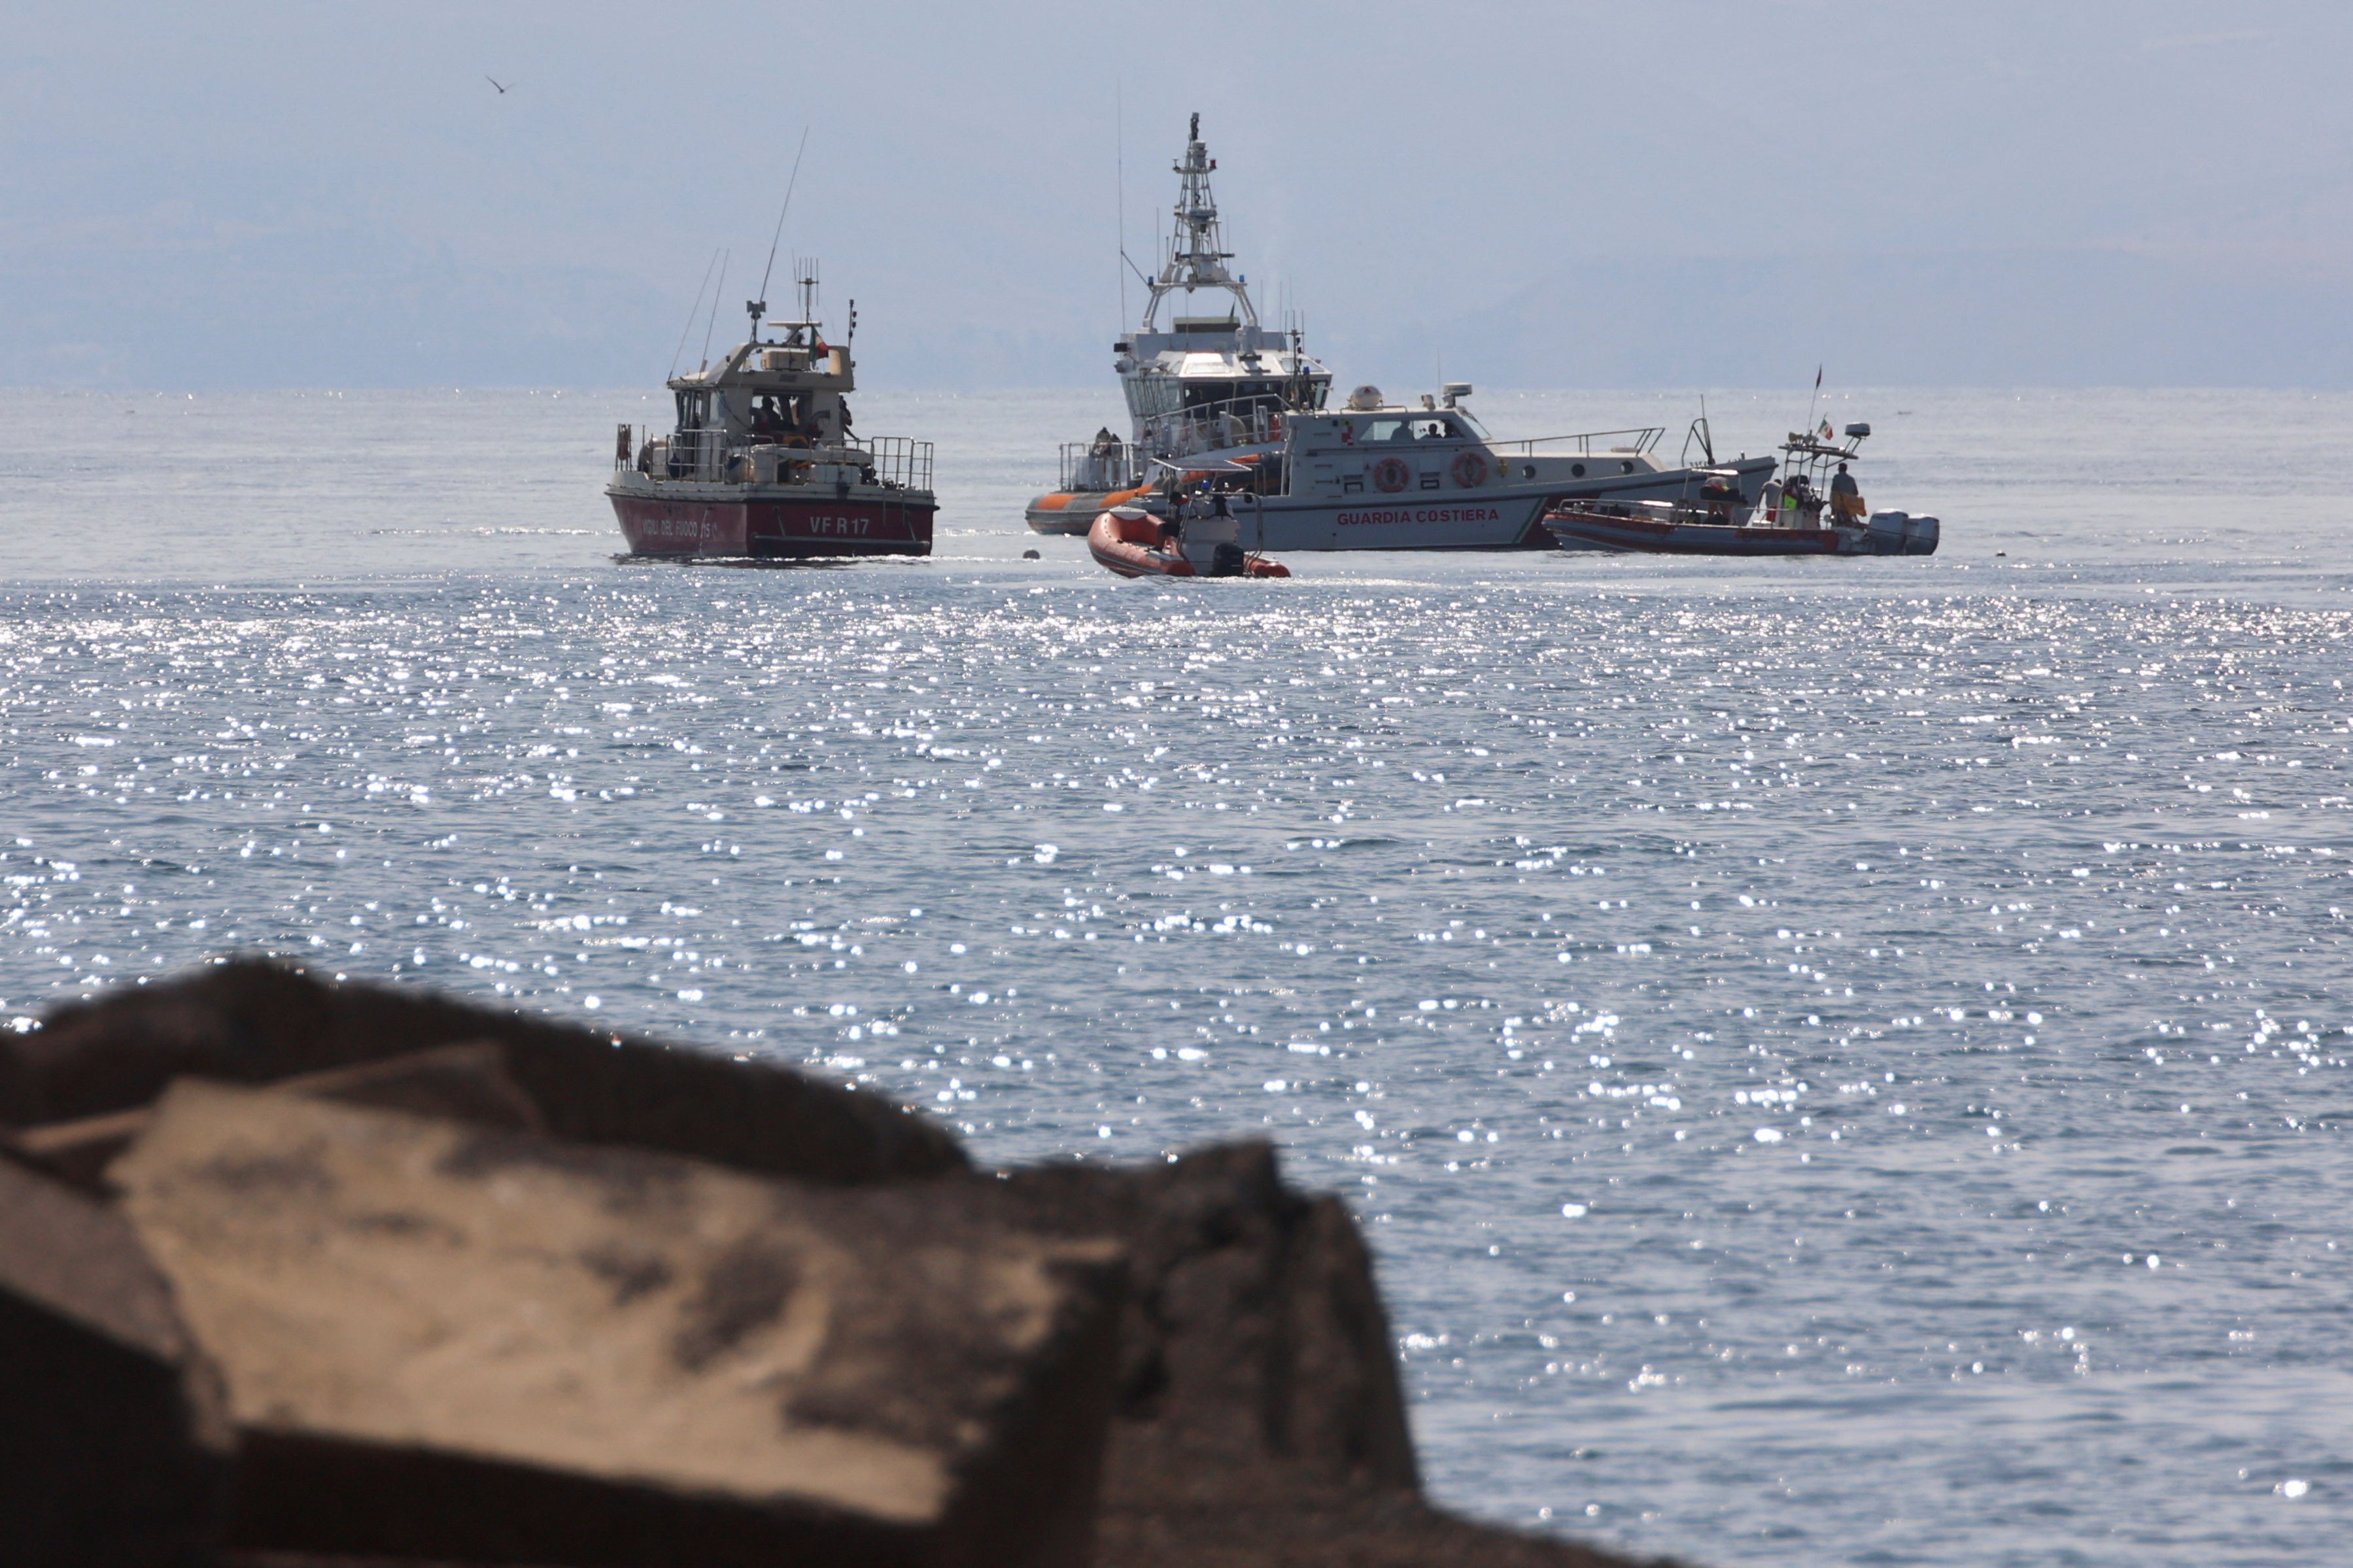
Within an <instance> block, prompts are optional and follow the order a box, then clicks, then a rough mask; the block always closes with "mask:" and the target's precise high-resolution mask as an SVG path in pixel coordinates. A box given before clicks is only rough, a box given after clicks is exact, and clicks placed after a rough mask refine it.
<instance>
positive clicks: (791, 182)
mask: <svg viewBox="0 0 2353 1568" xmlns="http://www.w3.org/2000/svg"><path fill="white" fill-rule="evenodd" d="M808 133H809V128H808V127H807V125H803V126H802V127H801V144H800V146H799V147H798V148H797V149H795V150H794V153H793V173H792V177H791V178H790V179H788V180H786V182H785V205H784V206H783V207H782V208H780V209H778V211H777V213H776V233H775V234H773V235H770V236H769V237H768V264H767V265H766V266H765V267H763V268H760V297H759V298H758V299H756V300H747V301H745V308H746V309H748V310H750V311H751V312H752V335H753V336H754V337H755V338H756V337H758V336H759V335H760V318H761V317H762V316H764V315H765V314H766V313H767V310H768V275H769V274H770V273H772V272H774V271H776V247H777V246H779V245H781V244H782V243H784V238H785V214H786V213H788V212H790V211H792V210H793V187H794V186H796V185H797V184H800V183H801V154H802V153H806V152H807V151H808Z"/></svg>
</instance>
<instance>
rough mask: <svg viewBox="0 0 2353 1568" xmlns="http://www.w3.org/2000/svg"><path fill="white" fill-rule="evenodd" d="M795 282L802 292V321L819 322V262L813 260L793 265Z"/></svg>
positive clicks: (797, 262) (796, 262)
mask: <svg viewBox="0 0 2353 1568" xmlns="http://www.w3.org/2000/svg"><path fill="white" fill-rule="evenodd" d="M793 271H794V273H795V277H794V279H793V281H794V283H795V284H797V286H798V287H799V289H800V291H801V320H802V321H816V320H817V262H816V261H815V260H813V259H812V260H808V261H798V260H797V261H795V262H794V264H793Z"/></svg>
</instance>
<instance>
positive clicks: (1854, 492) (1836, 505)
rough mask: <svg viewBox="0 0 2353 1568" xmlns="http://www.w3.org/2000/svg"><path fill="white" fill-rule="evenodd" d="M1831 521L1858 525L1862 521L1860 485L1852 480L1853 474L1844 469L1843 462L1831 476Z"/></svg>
mask: <svg viewBox="0 0 2353 1568" xmlns="http://www.w3.org/2000/svg"><path fill="white" fill-rule="evenodd" d="M1831 521H1832V522H1851V523H1854V524H1857V525H1858V526H1859V525H1860V524H1861V523H1862V521H1863V510H1862V486H1860V485H1858V484H1856V483H1855V482H1854V476H1853V475H1852V474H1850V473H1848V472H1847V471H1846V465H1845V464H1844V463H1841V464H1840V465H1839V466H1838V472H1837V473H1835V474H1832V475H1831Z"/></svg>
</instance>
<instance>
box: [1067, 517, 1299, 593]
mask: <svg viewBox="0 0 2353 1568" xmlns="http://www.w3.org/2000/svg"><path fill="white" fill-rule="evenodd" d="M1220 521H1223V522H1225V523H1226V524H1227V525H1228V526H1227V527H1225V528H1223V529H1220V528H1219V527H1218V526H1217V524H1218V523H1219V522H1220ZM1164 532H1165V526H1164V525H1163V524H1162V522H1161V521H1160V520H1159V519H1158V518H1156V517H1155V516H1153V515H1152V514H1151V513H1150V512H1148V511H1146V510H1144V509H1143V508H1142V507H1140V506H1115V507H1113V508H1112V509H1111V510H1109V511H1105V512H1102V513H1099V514H1097V516H1096V518H1095V520H1094V522H1093V523H1092V525H1091V526H1089V528H1088V529H1087V553H1089V554H1090V555H1092V556H1093V557H1094V558H1095V563H1096V564H1097V565H1099V566H1102V567H1103V568H1104V569H1105V570H1107V571H1111V572H1115V573H1117V574H1119V575H1121V576H1123V577H1288V576H1290V575H1291V569H1290V568H1289V567H1287V566H1285V565H1283V564H1282V563H1281V562H1279V561H1269V560H1268V559H1266V557H1264V556H1262V555H1252V554H1250V553H1248V552H1245V551H1244V550H1243V549H1242V547H1241V544H1240V542H1239V541H1238V540H1236V539H1233V538H1219V537H1217V536H1218V535H1219V534H1232V533H1238V532H1239V530H1238V529H1235V528H1234V527H1233V526H1232V520H1230V519H1205V520H1200V521H1193V522H1189V523H1187V524H1186V525H1185V531H1184V533H1183V534H1182V535H1181V536H1180V537H1177V538H1176V539H1165V538H1164Z"/></svg>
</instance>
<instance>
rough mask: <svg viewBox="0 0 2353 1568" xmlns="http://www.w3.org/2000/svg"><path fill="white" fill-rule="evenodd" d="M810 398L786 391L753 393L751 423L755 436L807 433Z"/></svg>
mask: <svg viewBox="0 0 2353 1568" xmlns="http://www.w3.org/2000/svg"><path fill="white" fill-rule="evenodd" d="M809 404H810V399H809V398H807V396H801V397H796V396H794V395H792V394H790V393H786V392H758V393H754V394H753V395H752V409H751V425H752V434H753V435H754V436H779V437H781V436H796V435H806V434H807V433H808V432H807V423H808V418H809V414H810V412H811V411H810V407H809Z"/></svg>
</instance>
